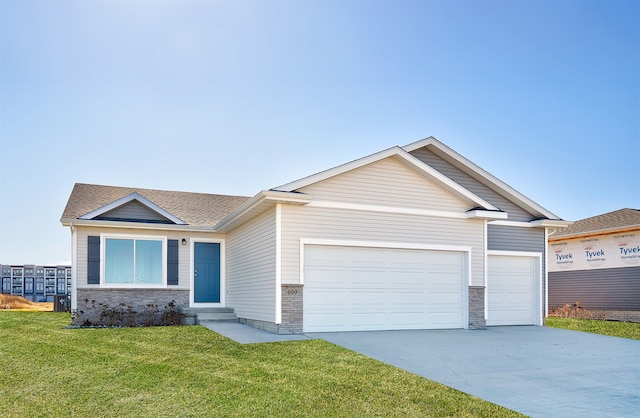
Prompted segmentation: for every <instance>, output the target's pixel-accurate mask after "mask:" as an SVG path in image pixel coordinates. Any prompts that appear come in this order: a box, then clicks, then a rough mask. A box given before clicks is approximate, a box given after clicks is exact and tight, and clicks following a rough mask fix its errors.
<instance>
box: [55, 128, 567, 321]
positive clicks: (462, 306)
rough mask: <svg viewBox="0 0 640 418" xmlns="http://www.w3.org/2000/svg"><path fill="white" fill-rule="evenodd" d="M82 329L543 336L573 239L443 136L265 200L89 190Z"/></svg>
mask: <svg viewBox="0 0 640 418" xmlns="http://www.w3.org/2000/svg"><path fill="white" fill-rule="evenodd" d="M61 222H62V224H63V225H64V226H69V227H70V228H71V232H72V242H73V251H72V252H73V254H72V259H73V263H72V264H73V268H74V272H73V273H74V274H73V277H74V278H75V280H74V289H73V292H72V309H73V317H74V322H75V323H82V322H83V321H84V320H85V319H87V318H89V317H91V315H93V317H92V318H95V316H96V310H97V309H99V308H98V306H99V305H100V304H102V306H105V305H106V306H114V305H118V304H120V305H121V306H125V305H126V306H131V308H132V309H134V310H142V309H144V307H145V306H146V305H149V304H154V305H158V306H160V305H164V304H167V303H169V302H170V301H172V300H174V301H175V304H176V305H178V306H180V307H187V306H188V307H191V308H198V307H203V308H204V307H227V308H233V309H234V311H235V314H236V315H237V317H238V318H239V319H240V321H241V322H243V323H246V324H249V325H252V326H254V327H257V328H261V329H265V330H268V331H271V332H274V333H301V332H313V331H349V330H395V329H430V328H484V327H485V326H486V325H515V324H534V325H542V324H543V318H544V316H545V313H546V306H547V303H546V281H547V274H546V262H545V260H546V255H545V254H546V243H547V231H548V229H553V230H555V229H557V228H562V227H565V226H567V225H569V224H570V222H567V221H563V220H561V219H560V218H558V217H557V216H556V215H554V214H553V213H551V212H549V211H548V210H546V209H544V208H543V207H541V206H539V205H538V204H536V203H535V202H533V201H531V200H530V199H528V198H527V197H525V196H523V195H522V194H520V193H519V192H517V191H516V190H514V189H513V188H511V187H509V186H508V185H506V184H505V183H503V182H502V181H500V180H499V179H497V178H496V177H494V176H492V175H491V174H489V173H487V172H486V171H484V170H483V169H481V168H479V167H478V166H477V165H475V164H474V163H472V162H471V161H469V160H467V159H466V158H464V157H463V156H461V155H460V154H458V153H457V152H455V151H453V150H452V149H450V148H448V147H447V146H445V145H444V144H442V143H441V142H439V141H437V140H436V139H435V138H433V137H430V138H427V139H424V140H421V141H418V142H415V143H412V144H410V145H407V146H405V147H397V146H396V147H393V148H389V149H387V150H384V151H381V152H378V153H376V154H373V155H369V156H367V157H364V158H361V159H358V160H355V161H352V162H349V163H347V164H344V165H341V166H338V167H334V168H331V169H329V170H326V171H322V172H320V173H317V174H314V175H311V176H309V177H305V178H303V179H300V180H297V181H294V182H291V183H288V184H285V185H283V186H280V187H275V188H273V189H271V190H265V191H261V192H259V193H258V194H257V195H255V196H254V197H252V198H246V197H238V196H220V195H209V194H197V193H184V192H170V191H159V190H145V189H136V188H125V187H111V186H98V185H89V184H76V185H75V187H74V189H73V191H72V193H71V196H70V198H69V201H68V203H67V206H66V208H65V210H64V213H63V215H62V219H61Z"/></svg>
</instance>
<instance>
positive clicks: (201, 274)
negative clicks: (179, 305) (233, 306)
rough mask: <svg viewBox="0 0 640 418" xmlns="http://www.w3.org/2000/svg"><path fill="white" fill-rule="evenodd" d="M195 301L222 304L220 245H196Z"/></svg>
mask: <svg viewBox="0 0 640 418" xmlns="http://www.w3.org/2000/svg"><path fill="white" fill-rule="evenodd" d="M193 264H194V266H195V271H194V272H193V301H194V302H195V303H220V244H219V243H212V242H196V243H195V244H194V263H193Z"/></svg>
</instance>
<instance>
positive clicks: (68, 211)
mask: <svg viewBox="0 0 640 418" xmlns="http://www.w3.org/2000/svg"><path fill="white" fill-rule="evenodd" d="M134 192H137V193H138V194H140V195H141V196H143V197H144V198H146V199H148V200H150V201H151V202H153V203H155V204H156V205H158V206H160V207H161V208H162V209H164V210H166V211H167V212H169V213H171V214H172V215H174V216H176V217H178V218H180V219H182V220H183V221H185V222H186V223H187V224H188V225H197V226H213V225H215V224H216V223H218V221H220V220H221V219H222V218H224V217H225V216H227V215H228V214H230V213H231V212H233V211H234V210H235V209H237V208H238V207H239V206H240V205H242V204H243V203H244V202H246V201H247V200H248V199H249V198H248V197H246V196H227V195H217V194H205V193H190V192H175V191H168V190H153V189H140V188H135V187H117V186H102V185H97V184H84V183H76V184H75V186H74V187H73V190H72V191H71V196H70V197H69V201H68V202H67V206H66V207H65V209H64V212H63V213H62V218H63V219H77V218H79V217H81V216H82V215H86V214H87V213H89V212H92V211H94V210H96V209H99V208H101V207H103V206H105V205H108V204H109V203H112V202H114V201H116V200H118V199H120V198H123V197H125V196H128V195H130V194H131V193H134Z"/></svg>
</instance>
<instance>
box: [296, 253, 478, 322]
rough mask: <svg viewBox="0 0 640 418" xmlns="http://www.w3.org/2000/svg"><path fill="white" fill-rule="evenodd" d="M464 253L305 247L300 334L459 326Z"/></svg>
mask: <svg viewBox="0 0 640 418" xmlns="http://www.w3.org/2000/svg"><path fill="white" fill-rule="evenodd" d="M464 266H465V253H463V252H456V251H426V250H415V249H398V248H373V247H350V246H325V245H322V246H319V245H318V246H316V245H307V246H305V252H304V311H303V312H304V313H303V324H304V325H303V327H304V331H305V332H323V331H365V330H400V329H437V328H462V327H464V325H465V321H464V318H465V315H466V312H467V310H466V308H465V306H464V301H465V293H464V292H465V289H466V281H465V274H464V271H465V267H464Z"/></svg>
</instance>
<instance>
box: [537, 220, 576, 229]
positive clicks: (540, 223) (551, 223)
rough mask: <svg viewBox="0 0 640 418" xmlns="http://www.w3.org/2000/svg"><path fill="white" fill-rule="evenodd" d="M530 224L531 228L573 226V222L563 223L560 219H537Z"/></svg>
mask: <svg viewBox="0 0 640 418" xmlns="http://www.w3.org/2000/svg"><path fill="white" fill-rule="evenodd" d="M529 223H530V224H531V226H534V227H544V228H566V227H568V226H571V225H573V221H563V220H559V219H537V220H535V221H531V222H529Z"/></svg>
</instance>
